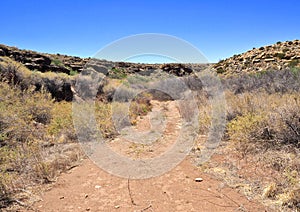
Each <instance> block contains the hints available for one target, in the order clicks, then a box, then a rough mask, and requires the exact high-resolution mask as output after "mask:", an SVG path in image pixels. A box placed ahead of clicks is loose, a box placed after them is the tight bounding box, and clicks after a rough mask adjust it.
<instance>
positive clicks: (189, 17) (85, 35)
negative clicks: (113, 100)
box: [0, 0, 300, 62]
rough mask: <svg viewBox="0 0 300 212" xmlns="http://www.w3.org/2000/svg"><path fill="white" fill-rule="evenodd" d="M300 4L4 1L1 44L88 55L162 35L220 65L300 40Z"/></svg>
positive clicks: (290, 1) (293, 0)
mask: <svg viewBox="0 0 300 212" xmlns="http://www.w3.org/2000/svg"><path fill="white" fill-rule="evenodd" d="M299 2H300V1H299V0H286V1H276V0H273V1H270V0H265V1H264V0H260V1H259V0H251V1H243V0H239V1H238V0H227V1H226V0H224V1H222V0H220V1H213V0H212V1H210V0H206V1H203V0H198V1H196V0H195V1H168V0H165V1H163V0H160V1H158V0H151V1H150V0H148V1H146V0H139V1H130V0H129V1H114V0H112V1H96V0H44V1H43V0H36V1H33V0H26V1H24V0H22V1H21V0H20V1H16V0H9V1H5V0H3V1H1V2H0V8H1V20H2V21H1V30H0V43H2V44H6V45H12V46H17V47H19V48H21V49H31V50H36V51H40V52H48V53H61V54H69V55H76V56H82V57H88V56H93V55H94V54H95V53H96V52H97V51H98V50H99V49H101V48H103V47H104V46H105V45H107V44H109V43H111V42H113V41H115V40H117V39H120V38H123V37H126V36H130V35H135V34H140V33H162V34H169V35H172V36H176V37H179V38H181V39H183V40H186V41H188V42H189V43H191V44H193V45H194V46H195V47H197V48H198V49H199V50H200V51H201V52H202V53H203V54H204V55H205V56H206V57H207V58H208V60H209V61H210V62H217V61H218V60H219V59H223V58H227V57H230V56H232V55H233V54H236V53H242V52H244V51H247V50H249V49H252V48H253V47H260V46H264V45H268V44H272V43H275V42H277V41H286V40H294V39H300V11H299V10H300V3H299Z"/></svg>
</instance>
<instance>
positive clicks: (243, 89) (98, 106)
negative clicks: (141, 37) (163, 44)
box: [0, 43, 300, 211]
mask: <svg viewBox="0 0 300 212" xmlns="http://www.w3.org/2000/svg"><path fill="white" fill-rule="evenodd" d="M277 45H283V44H282V43H278V44H277ZM287 45H288V44H285V45H283V46H282V48H283V50H282V52H279V53H276V54H274V57H276V61H277V60H278V61H277V62H278V64H279V63H280V60H282V59H284V58H286V54H287V53H290V50H289V49H288V50H284V48H287ZM269 48H270V47H268V49H269ZM263 50H264V48H263V49H262V48H261V49H259V51H263ZM256 51H258V50H256ZM269 51H271V50H270V49H269ZM247 54H249V53H247ZM288 56H289V57H290V54H289V55H288ZM235 57H241V58H244V56H243V55H239V56H235ZM51 58H52V60H51V63H50V65H51V66H53V67H61V68H64V69H68V70H69V72H68V74H67V73H54V72H51V71H44V72H41V71H40V70H36V69H33V70H29V69H28V68H27V67H26V66H24V64H22V63H20V62H17V61H15V60H13V59H12V58H9V57H0V78H1V80H0V110H1V113H0V209H9V208H13V207H16V206H22V207H25V208H30V207H31V204H32V203H33V202H35V201H37V200H38V196H39V193H40V192H42V190H43V188H44V186H45V185H47V184H49V183H52V182H55V180H56V178H57V176H59V174H60V173H61V172H64V171H67V170H69V169H71V168H72V167H74V166H76V165H78V164H79V163H80V160H81V159H82V158H83V157H84V156H83V153H82V150H81V148H80V146H79V145H78V143H77V142H76V141H77V136H76V132H75V129H74V127H73V117H72V102H71V100H72V99H73V97H74V90H72V89H74V88H73V86H74V83H75V81H76V77H78V73H79V72H78V70H79V69H74V70H73V69H71V68H70V67H69V66H68V67H67V66H66V65H65V64H64V62H63V59H61V58H60V57H54V56H52V57H51ZM233 58H234V57H233ZM233 58H231V60H233ZM246 59H247V58H246ZM259 59H261V58H259ZM263 59H264V58H263ZM255 63H256V62H255V61H254V63H253V64H255ZM220 64H221V65H215V67H216V70H215V71H216V73H217V74H218V75H219V76H220V80H221V83H222V86H223V89H224V93H225V97H226V106H225V107H226V121H227V123H226V130H225V134H224V136H223V141H224V143H225V144H226V145H225V147H224V146H221V147H220V148H219V149H217V150H216V153H217V154H218V152H221V153H223V155H224V154H225V155H227V156H228V157H231V158H232V159H234V160H232V161H230V160H228V161H223V163H219V164H218V166H216V165H213V164H210V162H208V163H207V164H203V165H202V168H203V169H204V170H206V171H207V172H209V173H212V174H219V176H220V178H221V179H223V180H224V181H226V183H227V184H228V185H230V186H232V187H234V188H236V187H238V186H237V183H239V185H240V184H241V183H243V185H247V189H248V190H247V192H248V193H247V192H246V193H245V194H246V195H249V196H251V198H255V199H256V200H258V201H261V202H263V203H265V204H266V205H268V206H270V207H274V208H276V209H279V210H282V211H287V210H290V211H293V210H294V211H297V210H299V209H300V184H299V183H300V159H299V147H300V143H299V142H300V92H299V91H300V68H299V59H295V58H294V59H291V60H289V62H288V63H287V64H286V69H282V70H276V69H270V68H268V69H262V70H259V71H249V70H250V68H249V67H250V65H249V67H248V65H247V72H245V73H244V72H240V73H236V72H232V73H230V72H228V71H226V68H227V66H228V64H227V63H226V60H222V61H220ZM245 64H246V63H245V62H243V66H245ZM263 65H265V64H264V63H263ZM175 66H176V67H177V66H178V67H177V68H176V67H175V68H174V69H173V68H172V66H171V65H170V66H168V65H164V66H161V68H162V70H163V71H165V72H170V73H171V74H174V75H176V76H179V78H180V80H182V81H181V82H185V84H186V85H187V87H188V88H189V89H191V90H192V92H193V93H194V94H195V97H196V101H197V103H198V107H199V134H200V135H204V134H206V133H207V132H208V130H209V129H210V126H211V122H212V117H211V110H212V105H210V98H211V96H210V95H209V93H208V92H207V91H206V90H205V89H203V87H205V86H204V85H203V84H202V83H201V82H200V81H199V80H198V79H197V78H196V77H195V76H193V75H191V73H190V70H191V69H190V68H184V66H182V65H180V66H179V65H175ZM128 67H130V65H129V66H127V65H126V64H123V63H120V64H119V65H118V66H116V67H113V66H112V68H111V70H109V71H108V73H107V77H106V78H105V80H103V81H102V83H101V85H100V87H99V89H98V90H97V95H96V97H95V99H94V100H95V104H94V109H95V111H94V113H95V117H96V121H97V125H98V128H99V129H100V131H101V133H102V135H104V138H107V139H113V138H115V137H116V136H117V135H118V133H117V131H116V129H115V126H114V123H113V120H112V108H113V107H115V108H117V107H120V108H122V107H124V108H125V106H124V103H125V102H127V101H128V99H129V98H131V97H132V95H133V94H132V90H131V88H130V86H129V85H134V86H136V87H141V88H143V87H142V86H143V85H144V83H146V82H147V79H149V76H150V74H149V73H148V75H147V74H146V75H147V76H146V75H145V76H144V75H138V76H136V77H132V76H131V73H136V72H142V71H141V70H142V69H141V68H140V67H139V66H136V67H134V69H130V71H128V70H127V69H126V68H128ZM262 67H264V66H262ZM149 70H150V67H149ZM149 70H148V71H149ZM251 70H252V69H251ZM173 72H174V73H173ZM172 83H174V82H172V80H170V81H165V85H160V86H162V87H163V86H165V87H168V86H172ZM116 92H118V93H117V96H118V97H120V99H114V98H115V94H116ZM152 100H157V101H171V100H173V99H172V98H171V97H170V96H167V95H165V94H164V93H162V92H158V91H155V90H151V91H147V92H142V93H140V94H139V95H137V96H135V97H134V98H133V99H132V101H131V104H130V107H129V108H128V112H129V116H130V122H131V124H132V125H135V124H136V122H137V119H138V118H139V117H141V116H145V115H146V114H147V113H148V112H150V111H151V109H152V105H151V101H152ZM196 149H197V150H199V151H201V145H199V147H196ZM222 151H223V152H222ZM224 152H225V153H224ZM242 163H243V164H244V165H243V166H242V165H240V164H242ZM250 164H251V165H250ZM252 166H254V167H255V173H258V174H257V175H256V176H253V175H250V174H249V173H248V172H251V171H249V170H250V169H251V167H252ZM245 167H246V168H245ZM216 168H217V169H216ZM248 168H249V170H248V172H247V169H248ZM223 169H224V170H225V169H226V171H224V170H223ZM257 169H260V170H261V171H260V172H259V171H258V172H256V171H257ZM211 170H218V173H214V172H212V171H211ZM220 170H221V171H220ZM222 170H223V171H222ZM234 175H237V176H238V177H236V178H238V179H235V176H234ZM244 187H245V186H244ZM250 191H251V192H250Z"/></svg>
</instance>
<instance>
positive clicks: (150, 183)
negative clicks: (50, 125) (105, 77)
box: [34, 102, 269, 212]
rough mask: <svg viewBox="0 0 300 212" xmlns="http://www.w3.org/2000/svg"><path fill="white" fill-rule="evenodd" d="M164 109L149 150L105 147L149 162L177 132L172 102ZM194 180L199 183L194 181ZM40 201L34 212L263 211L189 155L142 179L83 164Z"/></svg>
mask: <svg viewBox="0 0 300 212" xmlns="http://www.w3.org/2000/svg"><path fill="white" fill-rule="evenodd" d="M164 104H166V103H164ZM168 104H169V105H167V106H168V108H169V110H168V111H167V112H166V117H167V126H166V130H165V132H166V136H165V139H164V140H161V141H157V142H156V143H155V144H153V145H152V146H151V147H149V146H148V147H147V148H144V145H142V146H137V145H135V146H134V148H133V147H132V146H130V144H129V143H128V141H125V140H124V139H123V138H118V139H115V141H113V142H111V143H110V146H111V148H112V149H114V150H115V151H117V152H118V153H119V154H124V155H126V156H128V157H132V158H137V157H148V158H149V157H154V156H156V155H157V154H161V153H162V152H163V151H165V149H166V146H165V145H159V143H161V144H162V142H164V144H170V143H171V144H172V143H173V142H171V140H173V139H174V136H175V137H176V136H177V134H178V128H180V123H178V122H179V116H178V111H176V110H177V109H176V107H174V105H173V103H168ZM153 105H154V108H153V110H155V109H157V108H159V107H162V106H163V107H164V108H166V105H161V104H160V103H157V102H154V103H153ZM176 114H177V115H176ZM147 120H148V119H147V117H144V118H143V119H141V120H139V123H138V124H137V129H144V128H147V126H148V127H149V126H150V125H149V123H147ZM170 132H172V133H170ZM150 150H151V151H150ZM162 150H163V151H162ZM197 177H201V178H202V179H203V181H202V182H196V181H195V178H197ZM41 199H42V201H40V202H37V203H36V204H35V205H34V209H35V210H37V211H136V212H137V211H139V212H142V211H145V212H148V211H159V212H160V211H170V212H173V211H184V212H186V211H197V212H198V211H205V212H206V211H213V212H215V211H222V212H226V211H255V212H256V211H267V209H266V208H265V207H264V206H263V205H261V204H259V203H257V202H252V201H249V200H248V199H247V198H246V197H245V196H243V195H242V194H239V193H238V192H237V191H235V190H234V189H231V188H229V187H228V186H226V185H224V183H223V182H221V181H218V180H215V179H214V178H212V177H211V176H209V175H207V174H205V173H203V172H201V170H200V169H199V168H197V167H196V166H194V165H193V163H192V157H191V156H188V157H187V158H186V159H185V160H184V161H182V162H181V163H180V164H179V165H178V166H177V167H175V168H174V169H173V170H171V171H169V172H167V173H165V174H164V175H161V176H158V177H154V178H150V179H145V180H132V179H131V180H130V179H124V178H119V177H116V176H113V175H111V174H109V173H107V172H105V171H103V170H101V169H100V168H99V167H98V166H97V165H95V164H94V163H93V162H92V161H90V160H89V159H85V160H84V161H83V163H82V164H81V165H80V166H78V167H75V168H74V169H72V170H70V171H69V173H64V174H62V175H61V176H60V177H59V179H58V180H57V182H56V183H55V184H54V185H53V188H52V189H51V190H49V191H47V192H45V193H44V194H43V195H42V197H41ZM268 211H269V210H268Z"/></svg>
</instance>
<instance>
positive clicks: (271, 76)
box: [222, 69, 300, 94]
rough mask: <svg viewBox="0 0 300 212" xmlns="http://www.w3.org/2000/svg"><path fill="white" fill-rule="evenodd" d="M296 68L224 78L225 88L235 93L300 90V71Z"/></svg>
mask: <svg viewBox="0 0 300 212" xmlns="http://www.w3.org/2000/svg"><path fill="white" fill-rule="evenodd" d="M297 70H298V69H295V70H293V69H292V70H282V71H272V70H267V71H264V72H257V73H255V74H251V75H249V74H242V75H239V76H231V77H227V78H226V79H223V80H222V82H223V85H224V88H225V89H228V90H230V91H232V92H234V94H240V93H244V92H257V91H266V92H267V93H269V94H272V93H286V92H292V91H295V92H296V91H300V72H299V71H297Z"/></svg>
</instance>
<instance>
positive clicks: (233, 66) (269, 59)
mask: <svg viewBox="0 0 300 212" xmlns="http://www.w3.org/2000/svg"><path fill="white" fill-rule="evenodd" d="M299 64H300V41H299V40H294V41H286V42H277V43H276V44H273V45H269V46H264V47H260V48H253V49H252V50H249V51H247V52H245V53H242V54H239V55H234V56H232V57H230V58H228V59H225V60H221V61H220V62H218V63H216V64H214V65H213V67H214V68H215V69H216V71H217V73H219V74H224V75H229V74H239V73H245V72H246V73H251V72H259V71H266V70H288V69H291V68H293V67H299Z"/></svg>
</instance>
